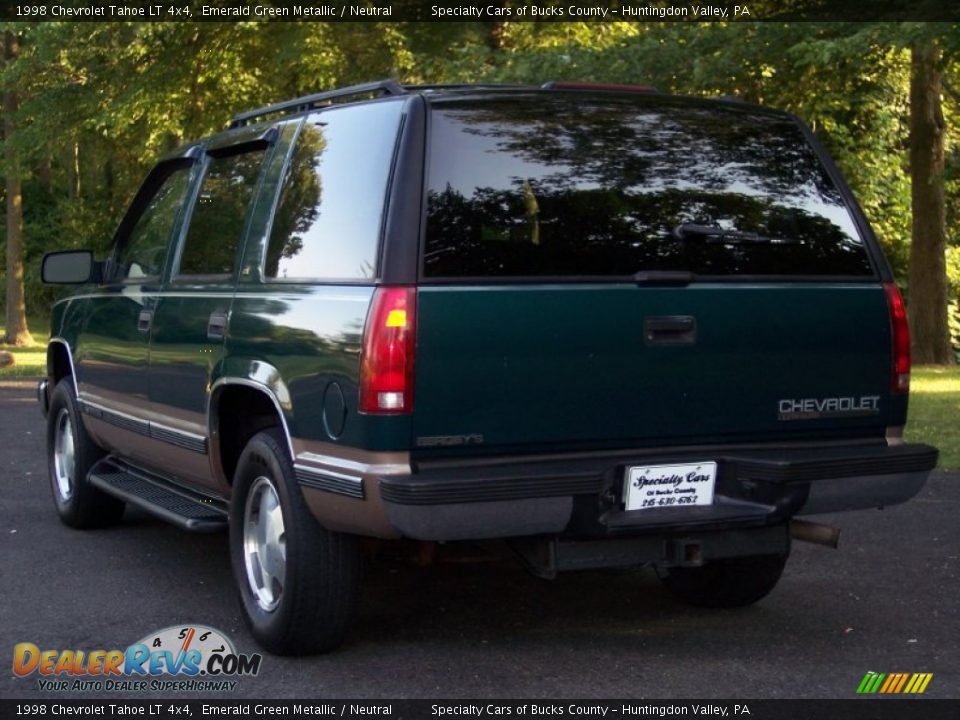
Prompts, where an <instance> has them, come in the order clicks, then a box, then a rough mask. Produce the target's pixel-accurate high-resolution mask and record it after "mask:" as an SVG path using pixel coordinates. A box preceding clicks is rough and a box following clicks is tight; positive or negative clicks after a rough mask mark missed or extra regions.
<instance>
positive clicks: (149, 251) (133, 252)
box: [115, 168, 190, 280]
mask: <svg viewBox="0 0 960 720" xmlns="http://www.w3.org/2000/svg"><path fill="white" fill-rule="evenodd" d="M189 176H190V170H189V168H181V169H180V170H176V171H174V172H173V173H171V174H170V175H168V176H167V178H166V180H164V181H163V184H162V185H161V186H160V188H159V189H158V190H157V192H156V194H155V195H154V196H153V198H152V199H151V200H150V202H149V203H148V204H147V207H146V208H145V209H144V211H143V214H142V215H141V216H140V218H139V219H138V220H137V223H136V225H134V227H133V230H132V231H131V232H130V235H129V236H127V239H126V241H125V242H124V243H123V247H122V248H121V249H120V254H119V256H118V258H117V270H116V275H115V277H116V279H118V280H122V279H124V278H128V277H129V278H138V277H156V276H158V275H159V274H160V273H161V272H162V271H163V261H164V259H165V258H166V256H167V245H168V244H169V243H170V232H171V231H172V230H173V223H174V221H175V220H176V219H177V212H178V210H179V209H180V205H181V203H182V202H183V198H184V194H185V193H186V190H187V180H188V179H189Z"/></svg>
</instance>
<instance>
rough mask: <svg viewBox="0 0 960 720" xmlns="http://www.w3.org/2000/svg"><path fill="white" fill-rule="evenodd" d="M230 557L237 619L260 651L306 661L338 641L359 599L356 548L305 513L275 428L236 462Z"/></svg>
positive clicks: (261, 435)
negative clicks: (237, 595) (236, 593)
mask: <svg viewBox="0 0 960 720" xmlns="http://www.w3.org/2000/svg"><path fill="white" fill-rule="evenodd" d="M230 558H231V563H232V565H233V573H234V577H235V578H236V582H237V586H238V588H239V591H240V603H241V606H242V609H243V616H244V619H245V620H246V622H247V625H248V626H249V628H250V631H251V633H252V634H253V636H254V637H255V638H256V639H257V641H258V642H259V643H260V644H261V645H262V646H263V647H264V648H266V649H267V650H269V651H270V652H272V653H275V654H277V655H305V654H309V653H319V652H326V651H329V650H333V649H334V648H336V647H338V646H339V645H340V644H341V643H342V642H343V640H344V637H345V636H346V632H347V629H348V628H349V625H350V623H351V621H352V619H353V616H354V614H355V611H356V606H357V599H358V595H359V584H360V582H359V581H360V552H359V543H358V541H357V539H356V538H354V537H352V536H349V535H343V534H341V533H334V532H330V531H329V530H326V529H325V528H323V527H321V526H320V524H319V523H318V522H317V521H316V519H315V518H314V517H313V515H312V514H311V513H310V510H309V508H308V507H307V504H306V502H305V501H304V499H303V494H302V493H301V491H300V488H299V486H298V485H297V481H296V476H295V474H294V470H293V463H292V462H291V460H290V455H289V452H288V451H287V448H286V442H285V440H284V437H283V435H282V434H281V433H280V432H279V431H277V430H275V429H273V430H266V431H264V432H260V433H258V434H256V435H254V437H253V438H251V440H250V442H248V443H247V446H246V448H245V449H244V451H243V454H242V455H241V456H240V460H239V462H238V463H237V471H236V474H235V476H234V483H233V496H232V498H231V501H230Z"/></svg>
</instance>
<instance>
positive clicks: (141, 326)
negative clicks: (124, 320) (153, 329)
mask: <svg viewBox="0 0 960 720" xmlns="http://www.w3.org/2000/svg"><path fill="white" fill-rule="evenodd" d="M152 324H153V310H141V311H140V316H139V317H138V318H137V331H138V332H140V334H142V335H146V334H147V333H149V332H150V326H151V325H152Z"/></svg>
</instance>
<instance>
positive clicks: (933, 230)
mask: <svg viewBox="0 0 960 720" xmlns="http://www.w3.org/2000/svg"><path fill="white" fill-rule="evenodd" d="M939 61H940V49H939V48H938V47H937V43H936V41H935V40H927V41H921V42H918V43H916V44H915V45H914V47H913V48H912V50H911V75H910V173H911V177H912V186H911V199H912V208H913V242H912V244H911V246H910V282H909V288H910V301H909V304H908V308H907V310H908V314H909V317H910V327H911V329H912V335H913V343H912V345H913V347H912V351H913V359H914V361H915V362H917V363H938V364H953V363H954V354H953V350H952V348H951V347H950V331H949V327H948V324H947V303H948V301H949V300H948V298H949V288H948V284H947V269H946V259H945V252H946V247H947V232H946V194H945V192H944V134H945V130H946V128H945V124H944V120H943V110H942V108H941V106H940V94H941V90H942V88H941V74H940V68H939V67H938V65H939Z"/></svg>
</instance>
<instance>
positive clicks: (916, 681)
mask: <svg viewBox="0 0 960 720" xmlns="http://www.w3.org/2000/svg"><path fill="white" fill-rule="evenodd" d="M922 681H923V675H921V674H920V673H914V674H913V675H911V676H910V682H908V683H907V686H906V687H905V688H904V689H903V692H904V693H912V692H914V691H915V690H916V688H918V687H919V686H920V683H921V682H922Z"/></svg>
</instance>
